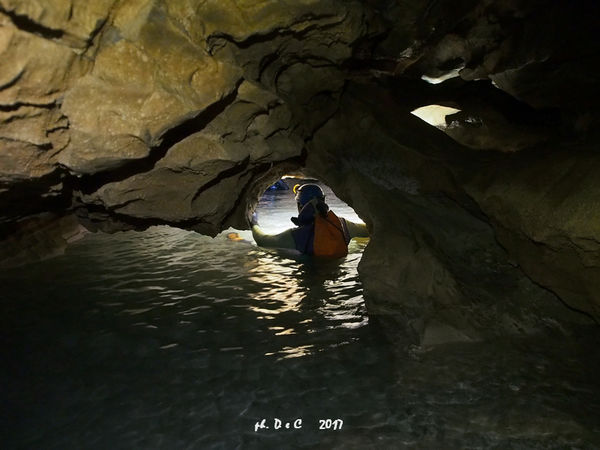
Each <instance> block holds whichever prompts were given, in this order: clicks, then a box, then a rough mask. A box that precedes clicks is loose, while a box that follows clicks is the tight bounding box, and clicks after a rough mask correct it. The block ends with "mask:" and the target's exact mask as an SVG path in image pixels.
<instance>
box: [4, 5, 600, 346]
mask: <svg viewBox="0 0 600 450" xmlns="http://www.w3.org/2000/svg"><path fill="white" fill-rule="evenodd" d="M599 12H600V11H599V6H598V5H597V4H596V3H595V2H550V1H547V0H540V1H539V2H533V3H532V2H528V1H525V0H506V1H504V0H503V1H492V0H485V1H482V2H451V3H450V2H429V3H428V2H422V1H417V0H410V1H403V2H389V1H384V0H369V1H367V2H360V1H353V0H350V1H343V0H333V1H329V0H328V1H325V0H294V1H292V0H286V1H279V2H256V1H250V0H243V1H242V0H240V1H233V0H228V1H217V0H208V1H206V0H173V1H168V2H167V1H158V0H131V1H127V2H118V1H115V0H100V1H96V2H93V3H90V2H84V1H81V0H51V1H42V0H23V1H17V0H0V225H2V229H3V230H4V234H5V235H6V234H8V231H6V230H12V231H15V228H14V227H13V225H14V224H24V223H25V222H24V221H23V220H24V219H26V218H27V217H29V216H36V215H38V214H40V213H43V212H45V211H56V212H58V213H59V214H60V215H63V214H67V213H71V212H73V211H76V212H77V214H78V217H79V218H80V220H82V222H84V223H85V224H86V226H88V227H89V228H92V229H94V230H97V229H100V230H105V231H109V232H112V231H117V230H120V229H143V228H145V227H148V226H150V225H153V224H171V225H175V226H180V227H184V228H189V229H194V230H197V231H199V232H202V233H206V234H212V235H214V234H216V233H218V232H219V231H220V230H222V229H224V228H226V227H228V226H237V227H244V226H246V225H247V224H246V219H245V217H246V213H247V210H248V209H249V208H252V206H253V205H254V204H255V203H256V201H257V198H258V196H259V194H260V193H261V191H262V190H263V189H264V188H265V187H266V186H268V185H269V184H270V183H271V182H272V181H274V179H276V178H277V177H278V176H280V175H281V174H283V173H285V171H287V170H296V169H302V170H305V171H307V172H308V173H310V174H312V175H314V176H317V177H319V178H321V179H322V180H323V181H324V182H326V183H327V184H329V185H330V186H331V187H332V188H333V189H334V190H335V191H336V193H337V194H338V195H339V196H340V197H341V198H342V199H344V200H346V201H347V202H348V203H350V204H351V205H352V206H354V207H355V209H356V210H357V211H358V212H359V214H360V215H361V216H362V217H363V218H364V219H365V220H366V221H367V222H368V224H369V226H370V227H371V229H372V231H373V236H372V241H371V243H370V245H369V247H368V248H367V250H366V252H365V256H364V260H363V262H362V263H361V268H360V270H361V274H362V276H363V281H364V285H365V289H366V290H365V297H366V299H367V303H368V308H369V312H370V314H371V315H372V316H373V317H379V318H380V319H381V321H382V323H384V324H385V326H389V327H390V329H391V330H392V332H395V333H397V334H398V335H402V336H403V337H404V338H405V339H406V342H413V343H414V342H417V343H418V342H420V341H422V340H423V339H424V341H423V342H425V343H436V344H437V343H442V342H444V341H456V340H476V339H484V338H488V337H494V336H498V335H501V334H523V333H550V332H560V333H563V332H564V333H568V330H569V329H571V328H570V326H571V325H572V324H578V323H580V322H581V321H587V320H588V318H587V317H585V316H583V315H581V314H577V313H575V312H573V311H570V310H569V309H567V308H565V307H564V306H563V305H562V303H561V300H562V301H563V302H565V303H566V304H568V305H569V306H570V307H571V308H573V309H576V310H581V311H583V312H585V313H587V314H589V315H592V316H593V317H595V318H596V319H598V318H600V311H599V309H598V308H599V305H600V285H599V284H598V282H597V281H596V280H598V279H600V277H599V276H598V275H600V274H599V273H598V266H599V260H600V256H599V255H600V248H599V245H600V244H599V243H600V237H599V235H600V230H599V229H598V223H600V222H599V220H598V219H599V217H598V214H599V211H600V206H599V203H598V201H597V198H598V194H600V189H599V187H598V181H597V176H596V173H597V172H598V169H600V167H598V160H597V157H596V154H597V147H598V143H599V142H600V132H598V129H600V128H599V127H598V125H600V115H599V114H598V111H597V105H596V103H597V97H598V96H599V92H598V86H600V83H598V73H600V70H599V69H600V59H599V57H598V55H599V54H600V52H598V50H599V49H600V39H598V37H597V33H596V28H597V23H596V21H597V17H598V14H599ZM556 30H560V32H557V31H556ZM442 80H445V81H443V82H441V83H438V82H440V81H442ZM435 83H437V84H435ZM431 104H439V105H443V106H450V107H452V108H455V109H458V110H460V112H459V113H457V115H455V116H454V117H449V118H448V120H449V125H451V126H449V127H446V129H445V130H444V132H443V131H440V130H438V129H436V128H434V127H431V126H429V125H428V124H426V123H424V122H422V121H420V120H419V119H417V118H416V117H414V116H412V115H411V114H410V112H411V111H413V110H415V109H416V108H419V107H421V106H426V105H431ZM17 228H18V227H17ZM556 318H558V319H556ZM555 319H556V320H555Z"/></svg>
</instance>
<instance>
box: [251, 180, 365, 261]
mask: <svg viewBox="0 0 600 450" xmlns="http://www.w3.org/2000/svg"><path fill="white" fill-rule="evenodd" d="M294 193H295V194H296V204H297V205H298V217H292V219H291V220H292V222H293V223H294V225H296V227H295V228H289V229H287V230H285V231H284V232H282V233H279V234H266V233H264V232H263V231H262V230H261V229H260V227H259V226H258V221H257V218H256V213H254V214H253V215H252V219H251V220H250V222H251V224H252V235H253V236H254V240H255V241H256V243H257V244H258V245H259V246H261V247H275V248H291V249H296V250H298V251H299V252H301V253H305V254H307V255H315V256H325V257H332V258H339V257H342V256H345V255H347V254H348V243H349V242H350V239H352V238H354V237H368V236H369V231H368V230H367V226H366V225H365V224H358V223H354V222H351V221H349V220H347V219H344V218H341V217H338V216H336V215H335V214H334V212H333V211H331V210H330V209H329V206H327V203H325V194H324V193H323V190H322V189H321V188H320V187H319V186H318V185H316V184H304V185H302V186H299V187H298V185H296V186H294Z"/></svg>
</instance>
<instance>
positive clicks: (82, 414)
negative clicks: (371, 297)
mask: <svg viewBox="0 0 600 450" xmlns="http://www.w3.org/2000/svg"><path fill="white" fill-rule="evenodd" d="M328 200H329V202H330V204H331V206H332V208H333V209H334V211H336V213H339V214H340V215H341V216H344V217H347V218H350V219H352V220H359V219H358V218H357V217H356V216H354V215H353V212H352V210H351V209H349V208H348V207H347V206H345V205H343V204H342V203H341V202H339V201H338V200H337V199H334V198H332V197H331V196H330V197H329V198H328ZM294 208H295V205H294V203H293V197H292V195H291V193H290V192H272V193H270V194H269V195H267V196H266V197H264V198H263V200H262V201H261V203H260V205H259V220H260V223H261V225H262V226H263V227H264V228H265V229H266V230H267V231H270V232H277V231H282V230H283V229H285V228H287V227H288V226H290V225H291V222H289V217H290V216H291V215H292V214H294V213H295V211H294ZM240 234H241V237H242V238H244V239H245V241H232V240H230V239H228V238H227V236H226V233H224V234H221V235H219V236H217V237H216V238H214V239H211V238H209V237H205V236H200V235H198V234H196V233H192V232H187V231H182V230H177V229H174V228H168V227H154V228H151V229H149V230H147V231H145V232H141V233H139V232H126V233H117V234H114V235H105V234H89V235H88V236H86V238H84V239H83V240H81V241H79V242H77V243H75V244H73V245H72V246H70V247H69V248H68V249H67V252H66V254H65V255H63V256H60V257H57V258H54V259H52V260H48V261H45V262H41V263H36V264H30V265H28V266H26V267H22V268H19V269H12V270H8V271H4V272H3V273H2V275H1V276H0V280H1V281H0V282H1V283H2V291H3V299H2V303H1V305H2V306H1V307H2V319H1V320H2V323H1V329H2V366H1V372H0V377H1V378H0V382H1V389H2V392H1V401H2V416H1V419H2V420H1V424H2V429H1V432H2V436H3V438H2V442H3V443H4V445H3V447H4V448H35V449H44V448H52V449H88V448H89V449H106V448H123V449H126V448H127V449H131V448H145V449H146V448H164V449H179V448H190V449H196V448H197V449H207V448H222V449H233V448H257V449H264V448H339V449H348V448H416V447H420V448H569V447H573V448H594V447H595V446H597V445H599V443H600V439H599V436H600V420H599V418H600V395H599V392H600V390H599V385H600V382H599V381H598V380H599V377H598V374H600V372H599V371H598V368H599V367H600V364H599V362H598V361H599V357H598V356H597V352H596V349H597V345H598V343H599V342H600V341H599V340H598V338H597V333H596V332H595V331H594V330H592V331H588V330H582V332H581V335H580V336H579V337H577V338H576V339H574V340H570V341H565V340H563V339H562V338H561V337H557V339H556V341H548V340H547V339H546V340H544V341H541V340H539V341H538V340H536V339H531V340H520V341H511V340H506V341H504V342H495V343H483V344H481V345H465V344H461V345H454V346H445V347H440V348H439V349H437V350H432V351H430V352H426V353H422V354H418V355H412V356H410V357H409V356H404V357H403V356H401V355H399V354H398V353H397V352H395V351H394V345H393V344H389V343H388V342H387V341H386V340H385V339H384V338H383V337H382V335H381V334H380V333H379V332H378V330H377V328H376V326H375V325H374V324H373V323H370V322H369V318H368V316H367V314H366V310H365V306H364V301H363V293H362V287H361V283H360V280H359V278H358V275H357V264H358V262H359V260H360V257H361V254H362V250H363V249H364V246H365V245H366V243H364V242H363V243H356V242H353V243H352V244H351V247H350V253H349V255H348V256H347V257H346V258H344V259H341V260H338V261H329V262H324V261H314V260H311V259H310V258H307V257H301V256H298V255H295V254H293V252H278V251H273V250H264V249H260V248H258V247H256V246H255V245H254V243H253V242H252V240H251V235H250V233H249V232H241V233H240ZM263 419H265V422H264V423H265V425H266V426H268V427H269V429H266V428H264V429H258V430H256V424H257V423H260V422H261V421H262V420H263ZM275 419H279V420H281V424H282V428H281V429H279V430H276V429H274V425H275V424H276V422H275ZM298 419H301V428H299V429H294V428H293V427H294V423H296V425H298V424H300V422H295V421H297V420H298ZM320 419H323V420H324V419H332V420H335V419H341V420H342V421H343V427H342V429H341V430H320V429H319V420H320ZM286 423H289V424H290V429H286V428H285V424H286Z"/></svg>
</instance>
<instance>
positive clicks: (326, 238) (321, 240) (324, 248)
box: [313, 211, 350, 258]
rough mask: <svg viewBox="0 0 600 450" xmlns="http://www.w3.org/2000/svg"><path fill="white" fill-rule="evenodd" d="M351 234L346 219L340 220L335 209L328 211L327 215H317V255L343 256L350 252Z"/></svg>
mask: <svg viewBox="0 0 600 450" xmlns="http://www.w3.org/2000/svg"><path fill="white" fill-rule="evenodd" d="M348 242H350V235H349V234H348V230H347V228H346V223H345V222H344V220H343V219H342V220H340V219H339V217H338V216H336V215H335V214H334V213H333V211H329V212H327V217H323V216H322V215H321V214H316V215H315V238H314V243H313V252H314V255H315V256H326V257H329V258H341V257H342V256H346V255H347V254H348Z"/></svg>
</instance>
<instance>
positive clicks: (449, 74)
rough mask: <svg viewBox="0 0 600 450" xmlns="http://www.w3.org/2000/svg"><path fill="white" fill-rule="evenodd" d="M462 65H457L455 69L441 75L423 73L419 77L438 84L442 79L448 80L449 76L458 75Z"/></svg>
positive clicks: (454, 76)
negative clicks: (431, 75) (429, 75)
mask: <svg viewBox="0 0 600 450" xmlns="http://www.w3.org/2000/svg"><path fill="white" fill-rule="evenodd" d="M462 68H463V67H459V68H457V69H454V70H451V71H450V72H448V73H445V74H444V75H442V76H441V77H437V78H434V77H428V76H427V75H423V76H422V77H421V80H423V81H427V82H428V83H430V84H438V83H441V82H442V81H446V80H449V79H450V78H456V77H458V76H460V71H461V70H462Z"/></svg>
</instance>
